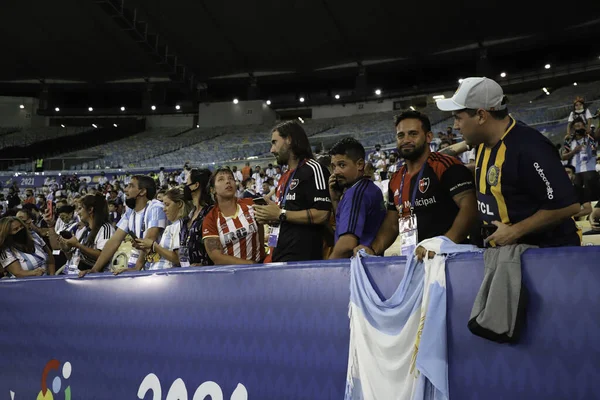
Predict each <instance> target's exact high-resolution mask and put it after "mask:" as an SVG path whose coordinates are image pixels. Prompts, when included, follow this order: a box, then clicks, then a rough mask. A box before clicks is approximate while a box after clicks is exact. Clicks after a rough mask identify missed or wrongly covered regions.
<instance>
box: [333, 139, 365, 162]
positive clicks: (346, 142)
mask: <svg viewBox="0 0 600 400" xmlns="http://www.w3.org/2000/svg"><path fill="white" fill-rule="evenodd" d="M329 155H330V156H336V155H344V156H348V158H349V159H351V160H352V161H354V162H357V161H358V160H360V159H361V158H362V159H363V160H364V159H365V148H364V147H363V145H362V144H360V142H359V141H358V140H356V139H354V138H351V137H347V138H343V139H342V140H340V141H339V142H337V143H336V144H335V145H334V146H333V147H332V148H331V150H329Z"/></svg>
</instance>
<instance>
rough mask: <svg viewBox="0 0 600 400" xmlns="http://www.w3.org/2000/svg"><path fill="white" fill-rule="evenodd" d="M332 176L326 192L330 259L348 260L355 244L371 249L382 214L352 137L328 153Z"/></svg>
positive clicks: (382, 204)
mask: <svg viewBox="0 0 600 400" xmlns="http://www.w3.org/2000/svg"><path fill="white" fill-rule="evenodd" d="M329 154H330V155H331V166H332V169H333V174H332V175H331V177H330V178H329V193H330V195H331V201H332V203H333V211H334V212H335V246H334V248H333V251H332V253H331V255H330V256H329V258H330V259H335V258H350V257H351V256H352V250H354V248H355V247H356V246H358V245H359V244H362V245H364V246H371V242H373V239H375V235H376V234H377V232H378V231H379V228H380V227H381V223H382V222H383V220H384V218H385V214H386V207H385V202H384V201H383V199H382V197H381V190H380V189H379V188H378V187H377V185H376V184H375V183H374V182H373V181H371V180H370V179H368V178H367V177H365V174H364V172H365V148H364V147H363V145H362V144H360V142H358V141H357V140H356V139H354V138H345V139H342V140H340V141H339V142H338V143H336V144H335V146H333V147H332V148H331V150H329Z"/></svg>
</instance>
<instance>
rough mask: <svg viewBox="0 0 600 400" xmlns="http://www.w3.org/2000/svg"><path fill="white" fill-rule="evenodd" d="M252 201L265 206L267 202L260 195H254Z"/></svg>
mask: <svg viewBox="0 0 600 400" xmlns="http://www.w3.org/2000/svg"><path fill="white" fill-rule="evenodd" d="M252 202H253V203H254V204H258V205H259V206H266V205H267V204H268V203H267V201H266V200H265V199H263V198H262V197H255V198H253V199H252Z"/></svg>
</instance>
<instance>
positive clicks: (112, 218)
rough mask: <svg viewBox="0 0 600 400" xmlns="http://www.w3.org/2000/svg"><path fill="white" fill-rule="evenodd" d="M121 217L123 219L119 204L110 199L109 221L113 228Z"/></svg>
mask: <svg viewBox="0 0 600 400" xmlns="http://www.w3.org/2000/svg"><path fill="white" fill-rule="evenodd" d="M119 219H121V215H120V214H119V212H118V211H117V204H116V203H115V202H114V201H108V222H109V223H110V224H111V225H112V227H113V228H116V227H117V223H118V222H119Z"/></svg>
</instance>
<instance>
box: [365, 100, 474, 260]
mask: <svg viewBox="0 0 600 400" xmlns="http://www.w3.org/2000/svg"><path fill="white" fill-rule="evenodd" d="M395 123H396V137H397V146H398V152H399V155H400V157H403V158H404V159H405V160H406V163H405V164H404V165H403V166H402V167H401V168H400V169H399V170H398V172H396V173H395V174H394V175H393V176H392V178H391V179H390V184H389V190H388V212H387V215H386V218H385V220H384V222H383V225H382V226H381V228H380V229H379V232H378V233H377V236H376V237H375V240H374V241H373V243H372V245H371V248H370V249H369V248H366V249H365V250H366V251H367V252H368V253H372V254H383V253H384V251H385V250H386V249H387V248H388V247H390V246H391V245H392V244H393V243H394V241H395V240H396V238H397V237H398V234H399V225H398V219H399V218H401V217H408V216H410V215H411V209H412V213H413V214H414V215H416V218H417V234H418V241H419V242H420V241H422V240H424V239H428V238H432V237H435V236H441V235H443V236H446V237H448V238H449V239H450V240H452V241H453V242H455V243H464V242H466V239H467V236H468V234H469V233H470V231H472V229H473V228H474V227H475V226H476V224H477V199H476V197H475V183H474V181H473V174H472V173H471V172H470V171H469V170H468V169H467V168H466V167H465V166H464V165H463V164H462V163H461V162H460V160H458V159H457V158H454V157H450V156H446V155H444V154H440V153H432V152H431V150H430V148H429V143H430V142H431V140H432V139H433V133H432V132H431V123H430V122H429V118H427V116H426V115H424V114H421V113H420V112H418V111H407V112H404V113H402V114H400V115H398V116H397V117H396V120H395ZM360 248H363V247H361V246H359V247H357V248H356V249H355V250H358V249H360Z"/></svg>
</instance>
